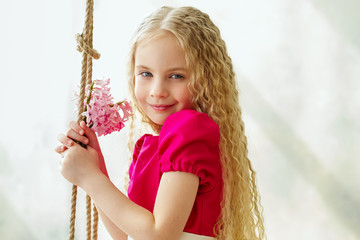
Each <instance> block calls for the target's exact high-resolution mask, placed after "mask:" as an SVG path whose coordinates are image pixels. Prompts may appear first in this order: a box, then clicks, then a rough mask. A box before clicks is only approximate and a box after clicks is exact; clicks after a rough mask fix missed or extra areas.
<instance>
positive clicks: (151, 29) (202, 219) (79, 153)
mask: <svg viewBox="0 0 360 240" xmlns="http://www.w3.org/2000/svg"><path fill="white" fill-rule="evenodd" d="M128 76H129V78H128V80H129V86H130V92H131V95H132V102H133V104H134V108H135V111H136V112H137V113H138V114H139V115H140V116H141V121H142V122H143V123H145V124H147V125H148V126H150V127H151V128H152V130H153V134H145V135H143V136H142V137H141V138H140V139H138V140H137V142H136V144H133V143H134V141H133V138H134V135H135V134H134V131H135V120H134V119H133V120H132V123H131V127H130V134H129V136H130V141H129V148H130V150H131V151H132V152H133V159H132V162H131V165H130V168H129V178H130V181H129V185H128V197H129V198H128V197H126V196H125V195H124V194H123V193H121V191H119V190H118V189H117V188H116V187H115V186H114V185H113V184H112V182H111V181H110V180H109V178H108V177H107V171H106V167H105V162H104V158H103V156H102V154H101V150H100V146H99V143H98V141H97V137H96V135H95V134H94V132H93V131H92V130H91V129H89V128H88V127H87V126H86V124H85V123H84V122H81V123H80V124H78V123H76V122H70V124H69V127H70V129H69V131H68V132H67V134H66V135H63V134H60V135H59V137H58V140H59V141H60V143H61V144H62V145H61V146H58V147H57V148H56V152H58V153H60V154H61V155H62V156H63V159H62V161H61V162H60V165H61V173H62V175H63V176H64V177H65V178H66V179H67V180H68V181H70V182H71V183H73V184H75V185H78V186H79V187H81V188H83V189H84V190H85V191H86V192H87V193H88V194H89V195H90V196H91V198H92V199H93V200H94V202H95V204H96V206H97V208H98V210H99V213H100V216H101V218H102V220H103V222H104V225H105V226H106V228H107V229H108V231H109V233H110V234H111V236H112V237H113V238H114V239H127V236H130V237H132V238H133V239H156V240H161V239H215V238H216V239H221V240H222V239H234V240H235V239H236V240H237V239H251V240H252V239H262V238H264V227H263V217H262V213H261V210H260V208H261V205H260V197H259V194H258V191H257V188H256V184H255V172H254V171H253V169H252V167H251V164H250V161H249V159H248V157H247V140H246V137H245V135H244V124H243V121H242V119H241V110H240V107H239V104H238V91H237V89H236V80H235V74H234V71H233V66H232V62H231V59H230V57H229V56H228V54H227V50H226V46H225V43H224V41H223V40H222V39H221V36H220V32H219V29H218V28H217V27H216V26H215V25H214V24H213V22H212V21H211V20H210V18H209V16H208V15H207V14H205V13H203V12H201V11H199V10H197V9H195V8H192V7H181V8H176V9H174V8H169V7H162V8H161V9H159V10H158V11H156V12H154V13H153V14H151V15H150V16H149V17H147V18H146V19H145V20H144V22H143V23H142V24H141V25H140V27H139V29H138V30H137V32H136V34H135V36H134V40H133V44H132V48H131V51H130V61H129V74H128ZM72 139H74V140H78V141H80V142H83V143H84V144H88V148H87V149H84V148H82V147H80V146H79V145H78V144H76V143H74V142H73V140H72Z"/></svg>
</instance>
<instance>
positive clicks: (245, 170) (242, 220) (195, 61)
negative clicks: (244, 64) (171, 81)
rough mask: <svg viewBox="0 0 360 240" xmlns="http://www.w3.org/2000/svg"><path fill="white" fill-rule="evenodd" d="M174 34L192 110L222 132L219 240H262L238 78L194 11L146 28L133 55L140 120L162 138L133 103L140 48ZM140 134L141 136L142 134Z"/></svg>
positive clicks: (162, 13)
mask: <svg viewBox="0 0 360 240" xmlns="http://www.w3.org/2000/svg"><path fill="white" fill-rule="evenodd" d="M160 30H161V31H163V30H166V31H169V32H171V33H173V34H174V35H175V36H176V38H177V39H178V41H179V44H180V45H181V47H182V48H183V50H184V52H185V60H186V64H187V68H188V72H189V73H190V78H189V86H188V87H189V91H190V92H191V94H192V96H193V97H192V103H193V106H194V109H195V110H196V111H198V112H203V113H206V114H207V115H208V116H209V117H210V118H212V119H213V120H214V121H215V122H216V123H217V124H218V125H219V128H220V135H221V138H220V150H221V162H222V166H223V167H222V169H223V180H224V190H223V201H222V203H221V207H222V210H221V218H220V220H219V221H218V223H217V225H216V226H215V227H214V233H215V235H216V238H217V239H219V240H225V239H230V240H239V239H250V240H253V239H264V238H265V231H264V224H263V216H262V206H261V203H260V195H259V193H258V190H257V187H256V183H255V171H254V170H253V168H252V166H251V163H250V160H249V158H248V150H247V138H246V136H245V133H244V122H243V120H242V117H241V108H240V106H239V103H238V98H239V93H238V90H237V85H236V79H235V73H234V70H233V65H232V61H231V58H230V57H229V55H228V53H227V49H226V45H225V42H224V41H223V40H222V38H221V35H220V31H219V29H218V28H217V27H216V26H215V25H214V23H213V22H212V21H211V19H210V18H209V16H208V15H207V14H206V13H203V12H201V11H200V10H198V9H196V8H193V7H180V8H170V7H162V8H160V9H159V10H157V11H156V12H154V13H153V14H151V15H150V16H148V17H147V18H145V20H144V21H143V22H142V24H141V25H140V27H139V28H138V30H137V31H136V33H135V36H134V38H133V43H132V47H131V49H130V54H129V56H130V59H129V66H128V69H129V72H128V81H129V88H130V94H131V97H132V101H133V104H134V109H135V110H136V112H137V114H140V116H141V120H142V122H144V123H147V124H148V125H149V126H151V128H152V130H153V131H154V132H155V133H159V132H160V130H161V126H160V125H157V124H155V123H154V122H152V121H151V120H150V119H149V118H148V117H147V116H146V114H145V113H144V112H143V111H142V109H141V108H140V107H139V103H138V102H137V100H136V97H135V92H134V88H135V86H134V85H135V83H134V79H135V76H134V72H135V71H134V63H135V51H136V47H137V46H138V44H139V42H140V41H142V40H143V39H145V38H146V39H149V38H151V37H154V36H156V34H158V33H159V31H160ZM134 132H135V124H134V122H132V124H131V127H130V133H129V145H128V147H129V150H130V152H133V148H134V139H135V135H136V134H134ZM138 134H140V132H139V133H138Z"/></svg>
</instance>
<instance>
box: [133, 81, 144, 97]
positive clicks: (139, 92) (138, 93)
mask: <svg viewBox="0 0 360 240" xmlns="http://www.w3.org/2000/svg"><path fill="white" fill-rule="evenodd" d="M134 92H135V97H136V99H137V100H138V101H139V102H140V100H141V98H142V96H143V90H142V89H141V87H140V85H139V83H138V82H137V81H136V80H135V89H134Z"/></svg>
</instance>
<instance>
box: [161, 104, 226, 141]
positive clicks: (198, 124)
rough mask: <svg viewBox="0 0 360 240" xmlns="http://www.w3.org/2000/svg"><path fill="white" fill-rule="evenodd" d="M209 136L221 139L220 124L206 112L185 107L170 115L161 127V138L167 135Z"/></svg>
mask: <svg viewBox="0 0 360 240" xmlns="http://www.w3.org/2000/svg"><path fill="white" fill-rule="evenodd" d="M169 134H170V135H173V134H181V135H183V136H194V135H200V136H204V135H206V136H208V137H212V138H213V139H220V130H219V126H218V125H217V124H216V123H215V122H214V121H213V120H212V119H211V118H210V117H209V116H208V115H207V114H206V113H200V112H197V111H195V110H192V109H185V110H182V111H179V112H176V113H174V114H172V115H170V116H169V117H168V118H167V119H166V121H165V122H164V125H163V127H162V129H161V132H160V135H159V138H160V139H163V138H164V137H166V136H167V135H169Z"/></svg>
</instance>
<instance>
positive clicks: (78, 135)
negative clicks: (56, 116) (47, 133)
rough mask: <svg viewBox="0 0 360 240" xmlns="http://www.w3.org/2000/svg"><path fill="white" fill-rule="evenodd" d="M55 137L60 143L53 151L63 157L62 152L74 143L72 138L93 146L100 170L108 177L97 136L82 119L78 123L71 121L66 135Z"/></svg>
mask: <svg viewBox="0 0 360 240" xmlns="http://www.w3.org/2000/svg"><path fill="white" fill-rule="evenodd" d="M57 139H58V141H59V142H60V143H61V144H62V145H60V146H57V147H56V148H55V152H57V153H59V154H61V155H62V156H63V157H64V152H65V151H66V150H67V149H68V148H70V147H72V146H73V145H74V144H75V142H74V141H73V140H76V141H79V142H82V143H83V144H85V145H87V146H90V147H92V148H94V149H95V150H96V151H97V153H98V155H99V166H100V170H101V171H102V172H103V173H104V174H105V175H106V176H107V177H108V173H107V169H106V165H105V161H104V157H103V155H102V152H101V149H100V145H99V141H98V139H97V136H96V134H95V132H94V131H93V130H91V129H90V128H88V127H87V126H86V123H85V122H84V121H81V122H80V124H79V123H77V122H75V121H71V122H70V123H69V130H68V131H67V133H66V136H65V135H64V134H59V136H58V138H57Z"/></svg>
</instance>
